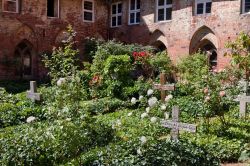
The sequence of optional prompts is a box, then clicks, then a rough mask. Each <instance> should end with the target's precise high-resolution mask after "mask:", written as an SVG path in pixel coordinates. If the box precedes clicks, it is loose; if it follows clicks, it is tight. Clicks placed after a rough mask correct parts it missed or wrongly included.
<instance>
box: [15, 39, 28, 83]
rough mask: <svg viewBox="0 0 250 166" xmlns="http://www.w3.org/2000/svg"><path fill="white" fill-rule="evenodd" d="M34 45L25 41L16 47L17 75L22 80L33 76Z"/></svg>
mask: <svg viewBox="0 0 250 166" xmlns="http://www.w3.org/2000/svg"><path fill="white" fill-rule="evenodd" d="M32 49H33V48H32V45H31V44H30V43H29V42H28V41H26V40H23V41H22V42H21V43H19V44H18V45H17V46H16V49H15V55H14V56H15V60H16V75H17V76H20V77H21V78H26V77H30V76H32Z"/></svg>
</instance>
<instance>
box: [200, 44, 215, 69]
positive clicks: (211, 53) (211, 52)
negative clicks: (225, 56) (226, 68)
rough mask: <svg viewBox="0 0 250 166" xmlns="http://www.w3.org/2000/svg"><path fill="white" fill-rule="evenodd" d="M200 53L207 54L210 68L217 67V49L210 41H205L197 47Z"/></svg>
mask: <svg viewBox="0 0 250 166" xmlns="http://www.w3.org/2000/svg"><path fill="white" fill-rule="evenodd" d="M199 49H200V50H201V52H202V53H204V54H205V55H207V56H208V60H209V64H210V68H216V67H217V49H216V47H215V46H214V45H213V43H211V42H210V41H207V42H205V43H204V44H203V45H201V46H200V48H199Z"/></svg>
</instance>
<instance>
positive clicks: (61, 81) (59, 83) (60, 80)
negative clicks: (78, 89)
mask: <svg viewBox="0 0 250 166" xmlns="http://www.w3.org/2000/svg"><path fill="white" fill-rule="evenodd" d="M65 82H66V79H65V78H59V80H58V81H57V82H56V84H57V86H62V85H63V84H64V83H65Z"/></svg>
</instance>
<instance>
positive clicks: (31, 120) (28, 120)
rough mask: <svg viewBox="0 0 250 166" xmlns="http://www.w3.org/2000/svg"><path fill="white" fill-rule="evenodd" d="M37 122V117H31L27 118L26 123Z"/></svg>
mask: <svg viewBox="0 0 250 166" xmlns="http://www.w3.org/2000/svg"><path fill="white" fill-rule="evenodd" d="M35 120H36V117H34V116H30V117H28V118H27V120H26V122H27V123H31V122H33V121H35Z"/></svg>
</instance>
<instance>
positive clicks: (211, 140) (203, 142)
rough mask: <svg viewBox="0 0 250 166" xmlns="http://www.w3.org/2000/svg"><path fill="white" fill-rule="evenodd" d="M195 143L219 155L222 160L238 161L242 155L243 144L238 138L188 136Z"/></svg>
mask: <svg viewBox="0 0 250 166" xmlns="http://www.w3.org/2000/svg"><path fill="white" fill-rule="evenodd" d="M187 138H188V139H189V140H191V141H192V142H193V143H194V144H196V145H197V146H199V147H203V148H204V149H205V150H206V151H207V152H209V153H210V154H213V155H214V156H216V157H218V158H219V159H220V161H221V162H225V161H227V162H236V161H238V158H239V157H240V154H241V151H242V147H243V144H242V142H241V141H239V140H237V139H230V140H229V139H226V138H223V137H217V136H215V135H198V136H195V137H190V135H188V136H187Z"/></svg>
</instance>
